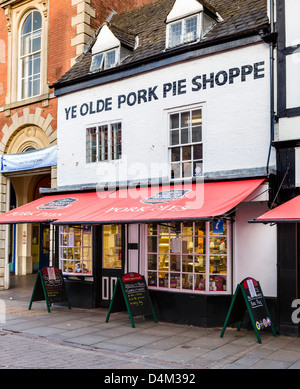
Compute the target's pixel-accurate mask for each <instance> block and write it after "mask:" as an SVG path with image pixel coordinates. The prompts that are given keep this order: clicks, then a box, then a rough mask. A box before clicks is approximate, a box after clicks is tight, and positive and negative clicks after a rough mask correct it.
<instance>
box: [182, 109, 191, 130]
mask: <svg viewBox="0 0 300 389" xmlns="http://www.w3.org/2000/svg"><path fill="white" fill-rule="evenodd" d="M189 122H190V113H189V112H182V113H181V123H180V124H181V128H183V127H188V125H189Z"/></svg>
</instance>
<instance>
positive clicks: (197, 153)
mask: <svg viewBox="0 0 300 389" xmlns="http://www.w3.org/2000/svg"><path fill="white" fill-rule="evenodd" d="M193 150H194V158H193V159H194V160H195V159H202V157H203V156H202V145H201V144H200V145H194V146H193Z"/></svg>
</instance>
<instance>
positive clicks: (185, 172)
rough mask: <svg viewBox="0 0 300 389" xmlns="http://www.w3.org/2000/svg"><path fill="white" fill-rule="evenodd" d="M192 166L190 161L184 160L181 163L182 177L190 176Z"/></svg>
mask: <svg viewBox="0 0 300 389" xmlns="http://www.w3.org/2000/svg"><path fill="white" fill-rule="evenodd" d="M192 167H193V164H192V163H191V162H185V163H183V164H182V177H192V175H193V174H192Z"/></svg>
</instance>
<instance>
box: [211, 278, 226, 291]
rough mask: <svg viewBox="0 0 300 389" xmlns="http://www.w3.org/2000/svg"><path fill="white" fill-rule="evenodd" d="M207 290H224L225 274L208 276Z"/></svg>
mask: <svg viewBox="0 0 300 389" xmlns="http://www.w3.org/2000/svg"><path fill="white" fill-rule="evenodd" d="M209 290H210V291H217V292H220V291H222V292H223V291H226V276H220V275H217V276H210V277H209Z"/></svg>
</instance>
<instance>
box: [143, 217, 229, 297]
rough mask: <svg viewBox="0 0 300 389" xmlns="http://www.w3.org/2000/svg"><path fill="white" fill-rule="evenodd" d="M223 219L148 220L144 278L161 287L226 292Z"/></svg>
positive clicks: (224, 227) (226, 256) (226, 270)
mask: <svg viewBox="0 0 300 389" xmlns="http://www.w3.org/2000/svg"><path fill="white" fill-rule="evenodd" d="M227 230H228V229H227V222H226V220H218V221H213V222H205V221H201V222H200V221H199V222H182V223H180V222H177V223H167V224H149V225H148V227H147V247H148V253H147V279H148V286H149V287H157V288H161V289H170V290H181V291H194V292H196V291H197V292H198V291H199V292H212V293H215V292H226V291H228V288H227V281H228V280H227V277H228V246H227V242H228V236H227Z"/></svg>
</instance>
